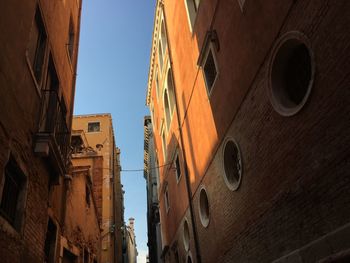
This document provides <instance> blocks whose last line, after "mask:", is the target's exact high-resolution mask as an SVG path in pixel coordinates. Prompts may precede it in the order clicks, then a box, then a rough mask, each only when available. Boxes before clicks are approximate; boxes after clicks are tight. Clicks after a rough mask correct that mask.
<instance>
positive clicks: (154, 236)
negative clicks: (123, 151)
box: [144, 116, 162, 263]
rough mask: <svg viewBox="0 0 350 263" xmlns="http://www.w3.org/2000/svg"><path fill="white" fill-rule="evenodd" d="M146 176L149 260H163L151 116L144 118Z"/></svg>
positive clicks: (157, 175) (153, 261)
mask: <svg viewBox="0 0 350 263" xmlns="http://www.w3.org/2000/svg"><path fill="white" fill-rule="evenodd" d="M144 178H145V180H146V192H147V232H148V242H147V244H148V250H149V254H148V260H149V262H152V263H157V262H162V260H161V253H162V238H161V227H160V221H159V200H158V190H159V173H158V164H157V163H156V152H155V148H154V135H153V128H152V120H151V117H150V116H146V117H145V118H144Z"/></svg>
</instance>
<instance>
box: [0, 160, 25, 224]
mask: <svg viewBox="0 0 350 263" xmlns="http://www.w3.org/2000/svg"><path fill="white" fill-rule="evenodd" d="M24 182H25V176H24V174H23V172H22V171H21V170H20V168H19V167H18V165H17V163H16V161H15V160H14V158H13V157H12V156H11V157H10V160H9V161H8V163H7V164H6V167H5V181H4V187H3V190H2V196H1V204H0V214H1V215H2V216H3V217H4V218H5V219H6V220H7V221H8V222H9V223H10V224H11V225H12V226H13V227H14V228H16V229H17V230H19V228H20V221H21V212H22V211H21V210H22V209H23V207H22V205H21V204H22V203H23V202H22V201H23V200H24V198H23V192H24V191H23V190H24Z"/></svg>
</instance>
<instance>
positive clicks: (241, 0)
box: [237, 0, 245, 12]
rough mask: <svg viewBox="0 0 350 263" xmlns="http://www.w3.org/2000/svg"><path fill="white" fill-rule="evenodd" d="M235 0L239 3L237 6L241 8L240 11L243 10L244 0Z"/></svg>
mask: <svg viewBox="0 0 350 263" xmlns="http://www.w3.org/2000/svg"><path fill="white" fill-rule="evenodd" d="M237 1H238V4H239V7H240V8H241V11H242V12H243V7H244V3H245V0H237Z"/></svg>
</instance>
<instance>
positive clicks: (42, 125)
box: [39, 57, 59, 133]
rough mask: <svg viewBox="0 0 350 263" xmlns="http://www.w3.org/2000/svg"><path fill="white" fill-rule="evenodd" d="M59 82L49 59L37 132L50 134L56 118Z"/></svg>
mask: <svg viewBox="0 0 350 263" xmlns="http://www.w3.org/2000/svg"><path fill="white" fill-rule="evenodd" d="M58 88H59V81H58V77H57V72H56V69H55V66H54V63H53V60H52V57H50V61H49V66H48V69H47V76H46V83H45V85H44V86H43V90H42V94H43V95H42V102H41V103H42V106H41V115H40V122H39V130H40V131H41V132H48V133H49V132H52V131H53V130H54V127H55V120H56V117H57V107H58V105H59V103H58V101H59V99H58Z"/></svg>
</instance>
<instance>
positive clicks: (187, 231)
mask: <svg viewBox="0 0 350 263" xmlns="http://www.w3.org/2000/svg"><path fill="white" fill-rule="evenodd" d="M183 242H184V247H185V250H186V251H188V250H189V248H190V228H189V226H188V222H187V220H185V221H184V225H183Z"/></svg>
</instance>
